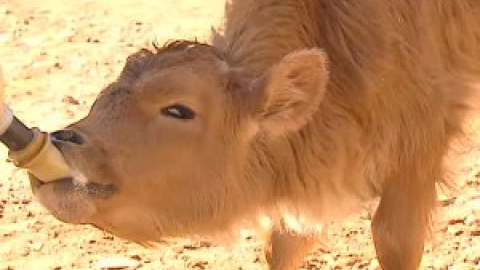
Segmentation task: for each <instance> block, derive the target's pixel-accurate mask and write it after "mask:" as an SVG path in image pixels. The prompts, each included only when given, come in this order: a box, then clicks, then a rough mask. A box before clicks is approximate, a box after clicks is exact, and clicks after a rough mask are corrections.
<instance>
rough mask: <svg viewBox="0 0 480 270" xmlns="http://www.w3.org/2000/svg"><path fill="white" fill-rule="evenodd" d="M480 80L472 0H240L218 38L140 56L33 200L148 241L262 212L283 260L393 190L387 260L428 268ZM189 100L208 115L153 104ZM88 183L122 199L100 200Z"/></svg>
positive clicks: (378, 222) (380, 249)
mask: <svg viewBox="0 0 480 270" xmlns="http://www.w3.org/2000/svg"><path fill="white" fill-rule="evenodd" d="M316 48H320V49H316ZM478 81H480V2H478V1H476V0H429V1H423V0H387V1H380V0H363V1H346V0H335V1H334V0H283V1H279V0H234V1H232V3H231V4H230V5H229V6H228V7H227V12H226V24H225V26H224V29H223V30H222V31H220V32H219V33H215V34H214V35H213V38H212V47H210V46H208V45H202V44H197V43H185V42H179V43H174V44H173V45H169V46H167V47H166V48H158V49H157V50H155V51H153V52H149V51H143V52H141V53H139V54H136V55H134V56H132V57H131V58H130V59H129V61H128V63H127V66H126V68H125V69H124V72H123V73H122V75H121V76H120V78H119V80H118V81H117V82H115V83H114V84H112V86H110V87H109V88H108V89H107V90H105V91H104V93H103V94H102V95H101V96H100V97H99V99H98V101H97V103H96V105H95V106H94V107H93V108H92V112H91V114H90V115H89V116H88V117H86V118H85V119H84V120H82V121H80V122H79V123H76V124H74V125H72V126H71V127H70V129H73V130H75V131H76V132H77V133H78V134H80V135H81V136H82V137H83V138H84V140H85V142H81V143H79V142H73V141H72V139H71V138H65V136H63V137H62V136H59V141H60V142H57V144H59V147H60V149H61V150H62V152H63V153H64V154H65V157H66V159H67V160H68V161H69V162H70V163H71V164H72V167H74V169H75V170H76V171H78V172H79V175H81V177H76V178H75V179H74V180H73V182H71V183H69V184H70V185H73V186H75V187H76V189H67V192H65V190H61V189H60V188H58V186H55V184H48V185H43V186H41V185H40V186H38V183H37V184H36V186H38V187H36V194H37V196H38V197H39V198H40V200H41V201H42V202H43V203H44V204H45V205H46V206H47V208H49V209H50V210H51V211H52V213H54V214H55V215H56V216H57V217H59V218H60V219H63V220H66V221H69V222H76V223H90V224H94V225H95V226H98V227H101V228H103V229H106V230H109V231H111V232H113V233H115V234H118V235H121V236H123V237H126V238H129V239H133V240H136V241H139V242H145V241H161V240H162V239H163V238H164V237H174V236H182V235H203V234H208V233H212V232H216V231H222V230H225V231H228V230H230V229H232V228H235V226H237V225H238V224H239V223H241V222H242V221H250V220H253V219H255V218H256V217H258V216H260V215H267V216H269V217H270V218H271V219H272V224H273V227H272V231H271V233H270V240H269V241H268V244H267V246H266V255H267V259H268V262H269V265H270V268H271V269H275V270H279V269H294V268H295V267H297V266H299V265H300V264H301V262H302V260H303V258H304V256H305V255H306V253H307V252H309V250H310V248H311V247H312V246H313V245H314V243H315V242H316V241H317V236H316V235H317V234H319V233H321V231H322V228H323V226H322V225H324V224H326V223H328V222H330V221H331V220H334V219H338V218H341V217H343V216H345V215H346V214H348V213H351V212H352V211H356V210H358V209H360V208H361V207H362V205H363V204H364V203H365V202H368V201H369V200H371V199H373V198H376V197H380V204H379V206H378V209H377V211H376V214H375V217H374V219H373V222H372V231H373V239H374V242H375V247H376V250H377V254H378V257H379V261H380V264H381V266H382V268H383V269H416V268H418V265H419V264H420V260H421V256H422V252H423V245H424V240H425V237H426V234H427V231H428V225H429V221H430V214H431V211H432V210H433V207H434V203H435V198H436V194H435V185H436V183H439V182H441V181H443V175H444V172H443V166H442V162H443V157H444V155H445V153H446V151H447V148H448V145H449V142H450V140H451V139H452V138H453V137H454V136H455V135H457V134H460V131H461V129H460V128H461V123H462V120H463V118H464V117H465V113H466V111H468V110H469V109H474V108H475V107H476V106H478V105H477V104H479V103H478V102H479V101H480V99H479V97H480V96H479V94H478V93H477V92H476V91H475V87H473V86H474V84H475V83H477V82H478ZM177 103H180V104H187V106H190V107H192V108H194V110H196V111H197V112H198V115H199V117H198V118H199V119H195V120H180V121H183V122H175V121H173V122H172V119H170V118H164V117H163V116H158V115H159V110H160V109H161V108H165V106H168V105H171V104H177ZM82 177H83V178H82ZM79 179H84V180H85V179H86V180H85V181H86V183H98V184H102V185H111V186H113V187H114V189H115V191H116V194H115V195H113V196H109V197H108V198H103V199H98V198H96V197H93V198H89V196H90V195H86V194H88V187H86V183H85V182H82V181H81V180H79ZM79 198H81V200H80V199H79Z"/></svg>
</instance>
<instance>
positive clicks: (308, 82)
mask: <svg viewBox="0 0 480 270" xmlns="http://www.w3.org/2000/svg"><path fill="white" fill-rule="evenodd" d="M327 81H328V71H327V68H326V56H325V53H324V52H322V51H321V50H320V49H308V50H301V51H297V52H293V53H291V54H289V55H287V56H285V57H284V58H283V59H282V60H281V61H280V62H279V63H277V64H276V65H274V66H273V67H272V68H271V69H270V70H268V71H267V72H266V73H265V74H264V76H263V77H262V78H261V79H259V80H258V81H257V82H256V83H255V86H254V87H255V88H256V89H255V90H256V94H257V95H256V101H255V103H256V104H257V105H256V106H255V107H256V112H255V114H256V118H257V119H258V121H259V126H260V129H261V130H263V131H265V132H271V133H274V134H278V135H281V134H286V133H288V132H292V131H296V130H298V129H300V128H301V127H302V126H303V125H305V124H306V123H307V122H308V120H309V119H310V118H312V116H313V115H314V113H315V112H316V111H317V109H318V107H319V104H320V102H321V101H322V99H323V97H324V94H325V91H326V87H327Z"/></svg>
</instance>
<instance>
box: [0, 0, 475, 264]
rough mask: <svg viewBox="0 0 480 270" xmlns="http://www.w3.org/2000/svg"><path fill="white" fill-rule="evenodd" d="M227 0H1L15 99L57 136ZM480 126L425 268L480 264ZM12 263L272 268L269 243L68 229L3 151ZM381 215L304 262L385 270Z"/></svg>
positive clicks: (351, 224) (336, 231) (360, 219)
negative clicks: (162, 239) (136, 63)
mask: <svg viewBox="0 0 480 270" xmlns="http://www.w3.org/2000/svg"><path fill="white" fill-rule="evenodd" d="M223 2H224V0H209V1H202V0H157V1H150V0H115V1H113V0H112V1H108V0H103V1H93V0H92V1H88V0H75V1H73V0H72V1H66V0H35V1H19V0H11V1H9V0H0V65H1V66H2V67H3V70H4V74H5V80H6V83H7V84H8V87H7V89H6V92H7V100H8V102H9V104H10V105H11V106H12V108H14V110H15V112H16V114H17V115H18V117H20V118H21V119H23V120H24V121H25V122H26V123H27V124H28V125H35V126H39V127H41V128H42V129H44V130H47V131H53V130H55V129H58V128H61V127H62V126H64V125H66V124H68V123H71V122H72V121H74V120H76V119H79V118H81V117H83V116H84V115H85V114H86V113H87V111H88V108H89V107H90V105H91V103H92V101H93V100H94V98H95V96H96V94H97V93H98V92H99V90H100V89H101V88H102V87H103V86H105V85H106V84H107V83H108V82H110V81H112V80H114V78H115V76H116V75H117V74H118V72H119V69H120V68H121V67H122V65H123V63H124V60H125V58H126V56H127V55H128V54H129V53H132V52H134V51H136V50H137V49H138V48H141V47H142V46H145V45H147V44H149V43H150V42H152V41H154V40H157V41H158V42H160V43H163V42H164V41H167V40H168V39H172V38H193V37H197V38H199V39H200V40H204V39H205V38H206V37H207V35H208V32H209V30H210V26H211V25H212V24H218V22H219V21H220V18H221V15H222V11H223V4H224V3H223ZM479 122H480V121H478V120H477V121H472V122H471V123H470V124H469V132H468V135H469V137H468V138H467V139H465V140H463V141H462V142H461V143H459V144H458V146H457V147H456V149H457V151H456V152H457V153H458V154H456V155H452V159H451V163H452V164H457V163H458V164H460V165H458V166H456V169H455V171H454V174H452V177H455V178H456V183H457V184H458V188H457V189H456V190H455V191H453V192H450V193H449V194H447V195H445V196H443V197H442V198H441V200H440V202H439V207H438V210H439V211H438V213H437V214H436V219H435V226H434V229H433V231H434V234H433V237H432V240H431V241H430V243H429V244H428V246H427V248H426V252H425V256H424V260H423V263H422V268H423V269H452V270H453V269H455V270H460V269H462V270H471V269H472V270H473V269H480V180H479V175H480V173H479V172H480V138H479V136H476V135H475V130H477V131H478V130H480V124H479ZM0 151H1V153H0V157H1V158H2V159H3V160H4V161H3V162H0V172H1V178H0V270H6V269H20V270H29V269H36V270H37V269H40V270H43V269H55V270H59V269H265V267H266V264H265V260H264V258H263V257H262V254H261V244H260V242H259V241H258V237H257V236H255V235H253V234H252V235H247V236H245V237H244V239H243V240H242V241H241V242H240V243H237V244H235V245H233V246H230V247H223V246H220V245H214V244H212V243H209V242H200V243H198V242H191V241H188V240H179V241H177V242H175V243H172V244H171V245H169V246H160V247H159V248H158V249H156V250H150V249H146V248H144V247H142V246H139V245H136V244H133V243H130V242H127V241H124V240H122V239H119V238H117V237H114V236H112V235H110V234H108V233H104V232H102V231H100V230H97V229H94V228H91V227H89V226H73V225H68V224H63V223H61V222H59V221H57V220H55V219H54V218H53V217H52V216H50V215H49V214H48V213H47V212H46V211H45V210H44V209H43V208H42V207H41V206H40V205H39V204H38V203H37V202H36V201H35V199H33V198H32V196H31V193H30V190H29V186H28V183H27V181H26V178H25V174H24V172H22V171H19V170H16V169H14V167H13V166H12V164H11V163H9V162H8V161H7V158H6V156H7V153H6V150H5V149H4V148H3V147H0ZM370 216H371V215H370V214H369V211H367V210H366V211H365V213H363V214H362V215H359V216H353V217H351V218H350V219H348V220H346V221H345V222H342V223H339V224H333V225H332V228H331V231H330V232H329V238H330V241H329V242H328V243H327V245H328V247H323V248H322V249H320V248H319V249H317V250H316V251H315V252H314V253H313V254H312V256H311V257H310V259H309V261H308V262H307V263H306V264H305V265H304V266H303V268H302V269H378V262H377V260H376V259H375V254H374V252H373V246H372V242H371V236H370V230H369V223H370V220H369V218H370Z"/></svg>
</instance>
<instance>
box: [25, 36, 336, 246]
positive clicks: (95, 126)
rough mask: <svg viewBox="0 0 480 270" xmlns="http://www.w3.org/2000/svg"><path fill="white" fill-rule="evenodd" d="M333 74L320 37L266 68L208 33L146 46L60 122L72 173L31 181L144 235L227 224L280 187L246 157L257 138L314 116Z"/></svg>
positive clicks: (86, 214) (51, 196)
mask: <svg viewBox="0 0 480 270" xmlns="http://www.w3.org/2000/svg"><path fill="white" fill-rule="evenodd" d="M326 81H327V72H326V70H325V59H324V55H323V53H322V52H320V51H319V50H316V49H311V50H304V51H299V52H296V53H293V54H291V55H288V56H285V58H283V59H282V60H281V61H280V62H279V63H278V64H276V65H275V66H273V67H271V69H269V70H268V71H266V72H265V74H262V75H260V76H258V78H247V77H245V76H244V75H243V74H242V70H241V69H239V68H238V67H233V64H232V63H231V62H230V61H229V59H227V57H226V56H224V55H223V54H222V53H221V52H219V51H218V50H216V49H215V48H213V47H211V46H208V45H204V44H198V43H192V42H175V43H171V44H169V45H166V46H165V47H163V48H157V49H156V50H154V51H147V50H142V51H140V52H138V53H136V54H134V55H132V56H130V57H129V58H128V60H127V63H126V66H125V67H124V69H123V71H122V73H121V74H120V76H119V78H118V79H117V80H116V81H115V82H114V83H112V84H111V85H109V86H108V87H107V88H106V89H105V90H103V91H102V92H101V94H100V95H99V97H98V98H97V100H96V101H95V103H94V105H93V106H92V108H91V111H90V113H89V114H88V115H87V117H85V118H84V119H82V120H81V121H79V122H77V123H75V124H72V125H70V126H69V127H68V128H67V129H65V130H61V131H58V132H55V133H53V134H52V138H53V140H54V143H55V144H56V146H57V147H58V148H59V149H60V151H61V152H62V154H63V155H64V156H65V159H66V160H67V162H68V163H69V164H70V165H71V167H72V169H73V171H74V175H73V177H72V178H71V179H63V180H60V181H57V182H53V183H47V184H42V183H41V182H39V181H38V180H36V179H32V186H33V190H34V193H35V195H36V196H37V198H38V199H39V200H40V202H41V203H42V204H43V205H44V206H45V207H46V208H47V209H49V210H50V212H51V213H52V214H53V215H55V216H56V217H57V218H59V219H60V220H63V221H66V222H70V223H84V224H85V223H87V224H92V225H94V226H96V227H100V228H102V229H105V230H107V231H110V232H112V233H114V234H117V235H119V236H122V237H125V238H128V239H132V240H135V241H139V242H143V241H160V240H161V239H162V238H163V237H170V236H180V235H187V234H202V233H207V232H210V231H213V230H217V229H218V230H222V229H228V228H229V226H231V225H232V224H233V223H234V221H235V220H237V219H238V218H241V217H243V216H245V215H246V214H247V213H249V212H252V211H255V210H256V209H258V207H260V206H261V204H262V203H265V201H261V200H268V198H271V196H273V194H272V190H271V189H270V188H269V186H267V183H268V185H271V184H272V183H273V182H270V180H269V179H254V178H252V175H253V174H255V172H253V171H250V170H251V167H252V166H248V165H247V164H248V163H251V162H255V156H254V154H253V153H254V152H255V151H251V147H253V146H252V145H253V144H254V143H253V142H254V141H255V140H256V138H258V137H259V136H261V137H262V138H263V140H265V138H266V139H269V138H272V139H275V137H281V136H285V134H288V133H289V132H294V131H295V130H297V129H299V128H301V127H302V126H303V125H304V124H305V123H307V121H308V120H309V118H311V117H312V115H313V114H314V112H315V111H316V108H317V107H318V106H319V103H320V101H321V100H322V97H323V94H324V91H325V87H326Z"/></svg>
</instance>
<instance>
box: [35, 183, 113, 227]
mask: <svg viewBox="0 0 480 270" xmlns="http://www.w3.org/2000/svg"><path fill="white" fill-rule="evenodd" d="M29 177H30V185H31V188H32V191H33V194H34V195H35V197H36V198H37V199H38V200H39V201H40V203H41V204H42V205H44V206H45V208H47V210H48V211H49V212H50V213H51V214H52V215H54V216H55V217H56V218H58V219H59V220H61V221H64V222H68V223H79V224H81V223H90V222H91V218H92V216H93V215H95V213H96V212H97V202H98V201H99V200H105V199H108V198H110V197H111V196H113V195H114V194H115V193H116V190H117V188H116V187H115V186H114V185H113V184H99V183H94V182H86V183H85V182H81V181H78V179H75V177H69V178H63V179H59V180H56V181H53V182H48V183H43V182H41V181H40V180H39V179H38V178H36V177H35V176H33V175H29Z"/></svg>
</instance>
